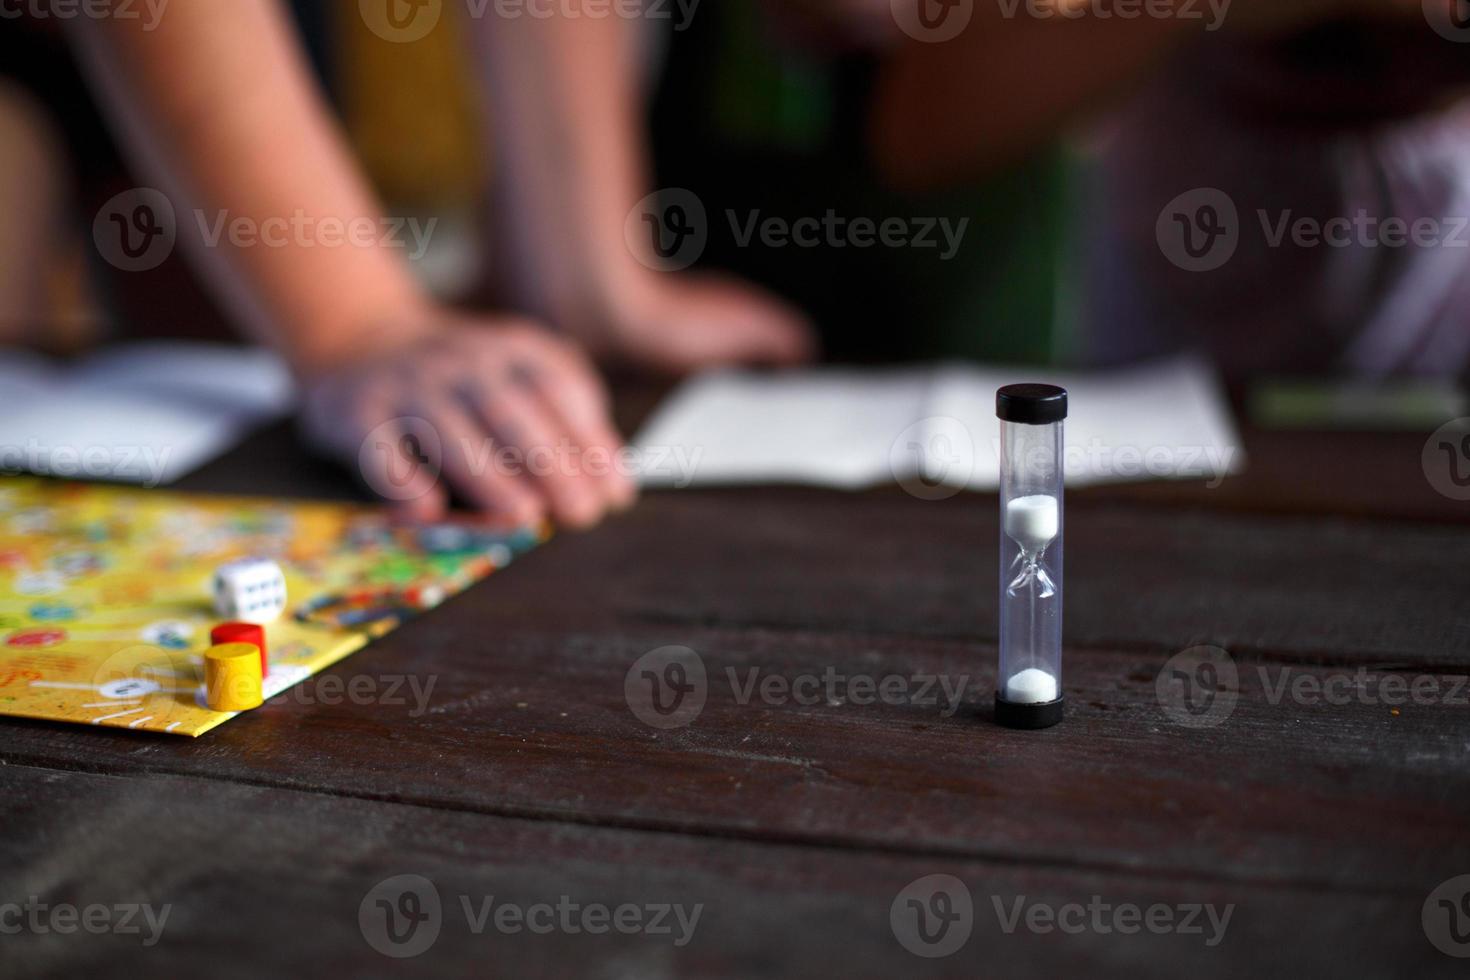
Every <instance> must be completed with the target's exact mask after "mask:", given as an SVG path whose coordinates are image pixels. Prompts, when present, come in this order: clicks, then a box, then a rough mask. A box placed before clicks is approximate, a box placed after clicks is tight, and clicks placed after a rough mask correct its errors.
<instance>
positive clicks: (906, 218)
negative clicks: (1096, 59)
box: [653, 3, 1070, 363]
mask: <svg viewBox="0 0 1470 980" xmlns="http://www.w3.org/2000/svg"><path fill="white" fill-rule="evenodd" d="M701 14H702V16H700V17H696V18H693V20H692V21H691V22H690V23H689V24H688V26H687V27H686V29H684V30H682V31H679V32H674V33H673V34H672V40H671V42H670V47H669V50H668V57H667V62H666V70H665V72H664V74H663V77H662V81H661V84H660V88H659V91H658V95H657V99H656V102H655V108H654V113H653V131H654V134H655V135H654V142H655V157H656V163H657V168H658V172H659V173H658V186H660V187H664V188H672V187H683V188H688V189H689V190H692V191H694V192H695V194H697V195H698V196H699V198H700V200H701V202H702V203H703V205H704V207H705V211H706V215H707V220H708V222H709V243H708V245H707V246H706V249H705V252H704V255H703V261H704V263H705V264H706V265H708V266H715V267H721V268H726V269H729V270H731V271H734V272H737V273H739V274H741V275H744V276H747V277H749V278H752V279H754V280H756V281H758V282H760V283H762V284H764V285H765V286H767V287H768V288H771V289H773V290H775V291H777V292H778V293H780V294H782V295H783V296H785V297H787V298H788V299H790V300H792V301H794V302H796V303H798V304H799V305H800V306H802V307H803V308H804V309H805V310H806V311H807V312H808V313H809V314H810V315H811V316H812V317H813V318H814V319H815V320H816V321H817V323H818V325H819V327H820V329H821V333H822V337H823V342H824V346H825V349H826V353H827V354H828V356H830V357H832V358H835V359H840V360H859V361H863V360H905V359H927V358H937V357H968V358H977V359H989V360H997V361H1009V362H1017V363H1026V362H1031V363H1036V362H1044V361H1050V360H1054V359H1056V358H1057V357H1058V356H1059V355H1061V354H1065V350H1064V349H1063V348H1064V347H1065V346H1066V345H1065V344H1064V343H1063V337H1062V330H1061V329H1060V324H1062V323H1063V322H1065V320H1066V319H1067V317H1066V316H1065V315H1064V314H1065V307H1066V305H1067V304H1066V301H1065V297H1066V294H1067V290H1066V289H1065V288H1064V282H1065V272H1066V269H1067V263H1066V261H1065V260H1066V257H1067V256H1066V250H1067V243H1068V237H1069V236H1068V227H1069V220H1068V216H1069V213H1070V208H1069V207H1068V201H1067V188H1068V179H1067V177H1068V166H1067V163H1066V159H1065V155H1064V153H1063V152H1062V150H1061V149H1060V148H1059V147H1055V146H1053V147H1048V148H1045V149H1043V150H1041V151H1039V152H1037V153H1035V154H1033V155H1032V156H1031V158H1029V159H1027V160H1026V161H1024V162H1023V163H1022V164H1020V165H1019V166H1016V167H1014V168H1013V169H1011V170H1009V171H1006V172H1003V173H998V174H994V175H990V176H988V177H986V178H984V179H979V180H976V181H975V183H974V184H973V185H972V186H965V187H958V188H954V189H951V190H948V191H946V192H943V193H936V194H926V195H922V196H912V195H902V194H897V193H894V192H893V191H890V190H888V189H887V188H885V187H884V186H883V184H882V182H881V181H880V179H879V178H878V176H877V174H876V173H875V172H874V170H873V168H872V166H871V164H870V162H869V160H868V153H867V149H866V144H865V139H864V131H865V125H866V111H867V103H868V92H869V90H870V88H871V84H872V79H873V76H874V73H875V71H874V69H875V62H874V60H873V59H872V58H871V57H869V56H850V55H843V56H836V57H827V56H822V55H818V54H810V53H806V52H803V51H799V50H796V49H794V48H792V47H789V46H779V47H778V46H777V45H776V44H775V43H773V42H772V41H770V40H768V38H769V31H768V29H767V28H766V26H765V25H764V24H763V23H762V22H761V17H760V14H759V11H758V10H756V9H755V8H754V7H753V6H752V5H751V4H749V3H724V4H720V5H713V4H712V5H710V6H709V7H706V8H704V9H702V10H701ZM829 212H830V213H831V215H832V217H831V218H828V215H829ZM802 218H806V219H812V218H815V219H817V220H819V221H822V220H826V221H828V222H829V225H830V226H831V227H837V228H840V229H845V228H846V227H847V224H848V223H850V222H851V221H852V220H853V219H856V218H866V219H870V220H871V222H872V223H873V224H875V225H877V224H881V223H882V222H883V221H884V220H885V219H890V218H897V219H900V220H901V221H902V222H903V223H904V227H905V229H906V231H905V235H906V236H908V237H910V238H912V239H914V240H915V241H921V242H932V244H925V245H922V246H920V245H917V244H916V245H904V246H894V245H887V246H885V245H884V244H882V243H877V242H875V243H874V244H871V245H869V246H867V247H861V248H859V247H854V246H853V245H852V244H850V243H849V244H847V245H845V247H831V246H830V245H828V244H825V242H826V241H827V239H828V236H827V235H826V233H825V232H824V233H823V236H822V240H823V242H824V243H823V244H822V245H819V246H816V247H802V246H798V245H796V244H793V243H789V242H788V243H787V244H786V245H784V246H782V247H771V246H769V245H765V244H762V243H761V242H760V236H759V234H756V235H755V236H752V237H751V238H750V239H749V240H748V241H746V242H744V243H742V241H741V239H742V237H743V236H744V235H745V233H746V232H747V230H748V229H749V228H750V227H751V225H752V222H755V223H757V224H758V223H759V222H764V221H766V220H767V219H777V220H778V221H780V222H782V223H784V224H785V225H786V226H787V227H789V225H790V223H792V222H795V221H797V220H798V219H802ZM807 227H808V228H810V227H811V223H810V221H808V222H807ZM891 227H895V226H892V225H891ZM946 228H947V229H948V231H949V240H948V241H947V240H946V236H945V233H944V232H945V229H946ZM735 229H738V230H739V233H738V234H737V233H736V230H735ZM957 233H958V235H957ZM846 235H847V232H846V231H839V232H838V233H837V234H835V235H833V236H831V237H832V238H835V239H836V240H838V241H845V240H846ZM918 236H922V237H918ZM955 241H957V248H952V247H951V242H955ZM950 253H952V254H950Z"/></svg>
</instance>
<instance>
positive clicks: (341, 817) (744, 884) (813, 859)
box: [0, 767, 1461, 978]
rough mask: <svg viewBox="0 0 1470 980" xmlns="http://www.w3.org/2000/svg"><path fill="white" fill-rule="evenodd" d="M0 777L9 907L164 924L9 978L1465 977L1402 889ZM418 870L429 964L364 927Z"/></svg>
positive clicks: (46, 774) (275, 794)
mask: <svg viewBox="0 0 1470 980" xmlns="http://www.w3.org/2000/svg"><path fill="white" fill-rule="evenodd" d="M5 779H6V783H7V789H8V790H9V792H6V793H5V794H3V796H0V820H3V824H4V826H5V828H6V833H5V835H4V836H3V837H0V864H3V866H4V867H5V868H6V875H5V892H6V894H5V895H4V896H0V901H4V900H11V896H12V895H16V896H24V897H21V898H19V899H16V900H17V901H20V902H25V901H27V900H29V897H30V896H35V897H36V900H37V901H39V902H43V903H46V904H47V905H56V904H58V903H70V904H73V905H77V906H85V905H88V904H93V903H98V904H105V905H109V906H113V905H116V904H118V903H129V902H147V903H149V904H151V905H152V906H154V908H155V910H156V911H157V913H158V914H159V915H163V914H164V913H163V910H162V907H163V906H164V905H167V906H169V908H168V911H167V913H166V916H165V917H164V918H163V920H162V921H163V926H162V931H161V932H160V933H159V937H160V938H159V941H158V942H156V943H155V944H154V945H152V946H149V947H145V946H143V939H144V938H145V936H141V935H116V934H107V935H88V934H85V933H81V932H77V933H73V934H69V935H61V934H57V933H54V932H47V933H38V932H36V931H33V930H29V929H28V930H25V931H23V932H22V933H20V934H19V935H13V936H11V935H7V936H6V938H5V943H4V957H5V960H6V963H7V969H6V972H7V975H10V976H21V975H36V976H42V975H53V976H76V975H81V974H83V973H86V974H105V975H133V976H138V975H149V976H168V975H191V974H193V975H198V974H201V973H205V972H207V973H208V974H209V975H217V976H233V975H242V976H243V975H247V974H248V975H254V976H258V975H261V974H262V973H264V972H277V973H279V974H280V975H300V974H303V973H321V972H323V971H329V972H330V973H331V974H332V975H347V976H379V975H395V976H396V975H404V974H411V975H426V976H427V975H432V976H444V975H465V974H471V975H481V976H497V977H563V976H590V977H648V978H661V977H700V976H763V977H777V978H782V977H811V976H844V977H892V976H913V977H973V976H1023V975H1036V976H1103V975H1114V974H1117V975H1123V974H1126V975H1129V976H1141V977H1161V978H1162V977H1174V976H1178V975H1180V973H1181V972H1183V971H1185V970H1187V971H1188V973H1189V975H1191V976H1198V977H1216V976H1218V977H1234V976H1240V975H1242V974H1244V973H1248V974H1250V975H1260V976H1288V975H1293V974H1300V973H1302V972H1305V973H1307V974H1309V975H1328V974H1329V972H1330V973H1332V974H1336V975H1374V976H1389V975H1399V976H1409V975H1412V976H1416V977H1426V978H1432V977H1440V976H1443V977H1449V976H1459V975H1461V974H1460V972H1459V970H1458V963H1456V962H1455V961H1453V960H1451V959H1449V958H1448V957H1444V956H1441V955H1440V954H1438V953H1437V952H1435V951H1434V950H1433V949H1432V948H1431V947H1430V946H1429V945H1428V944H1427V943H1426V942H1424V938H1423V934H1422V932H1421V931H1420V929H1419V922H1418V913H1417V908H1418V902H1416V901H1412V900H1411V898H1412V897H1411V896H1402V897H1401V896H1397V895H1392V894H1381V893H1380V894H1369V893H1362V892H1356V891H1352V890H1319V889H1313V888H1290V887H1288V888H1283V887H1277V886H1263V885H1256V884H1247V883H1222V882H1214V881H1197V880H1192V879H1189V878H1187V877H1186V878H1179V879H1156V878H1152V877H1150V876H1147V875H1140V874H1135V873H1128V872H1102V871H1092V870H1075V869H1054V868H1048V867H1043V866H1032V865H1028V864H1017V863H1010V862H1003V863H1002V862H984V861H975V860H964V859H955V858H933V857H910V856H905V855H890V854H863V855H854V854H851V853H848V852H844V851H839V850H832V849H827V848H813V847H795V846H790V845H783V844H753V843H748V842H739V841H722V840H711V839H707V838H691V837H687V836H683V835H679V834H648V833H637V832H630V831H619V830H606V829H597V828H587V827H575V826H572V827H569V826H565V825H560V824H556V823H551V822H546V821H523V820H508V819H502V818H496V817H486V816H482V815H478V814H468V813H463V812H456V811H447V810H439V809H432V808H423V807H414V806H405V805H400V804H390V803H368V802H364V801H361V800H351V799H342V798H337V797H330V796H323V795H320V794H316V793H303V792H292V791H288V790H278V789H269V788H264V787H259V786H248V785H241V784H236V783H226V782H218V781H204V780H197V779H188V778H180V777H167V776H151V777H150V776H134V777H132V778H122V777H117V776H99V775H82V774H78V773H59V772H51V771H46V770H42V769H31V768H23V767H11V768H9V769H8V770H7V771H6V774H5ZM104 822H105V827H106V832H105V833H104V832H103V830H102V828H103V826H104ZM403 874H414V875H420V876H422V877H424V878H426V879H428V881H430V882H431V883H432V884H433V887H434V891H435V893H437V895H438V897H439V900H440V903H441V914H440V916H439V918H438V919H437V922H438V924H439V932H438V936H437V938H435V939H434V940H433V942H432V943H431V944H429V945H428V948H427V949H426V950H425V951H424V952H423V953H421V954H420V955H418V956H416V957H414V958H412V959H404V960H394V959H389V958H387V957H385V956H383V955H381V954H379V953H378V952H377V951H375V950H374V949H373V948H372V947H371V946H369V944H368V942H367V940H366V939H365V934H364V931H363V926H362V924H361V920H360V918H359V913H360V910H361V906H362V904H363V902H364V899H365V898H367V896H368V895H369V893H370V892H372V890H373V889H374V888H375V886H377V885H378V884H379V883H380V882H383V881H384V880H385V879H389V878H392V877H394V876H397V875H403ZM931 874H948V875H952V876H954V877H955V878H957V879H958V880H959V881H960V882H962V883H963V885H964V887H965V889H966V890H967V891H968V892H969V894H970V895H971V901H972V903H973V917H972V919H971V920H970V921H971V922H972V923H973V925H972V931H971V932H970V935H969V937H968V939H967V941H966V942H965V943H964V945H963V946H961V947H960V948H959V949H958V951H957V952H955V953H954V954H952V955H951V956H949V957H946V958H943V959H921V958H919V957H916V956H913V955H911V954H910V953H909V952H907V951H906V950H905V949H904V948H903V947H902V946H900V944H899V942H898V940H897V938H896V935H895V932H894V929H893V926H892V924H891V919H890V912H891V908H892V906H893V904H894V901H895V899H896V898H897V897H898V895H899V893H900V891H901V890H903V889H904V888H905V887H906V886H908V885H909V884H910V883H912V882H914V881H915V880H917V879H920V878H922V877H925V876H927V875H931ZM487 899H493V902H494V904H493V905H492V906H491V907H492V908H498V907H500V906H503V905H512V906H519V907H522V908H525V907H529V906H533V905H536V904H541V903H545V904H551V905H553V906H554V905H557V904H559V903H563V902H566V903H568V904H570V903H576V905H577V906H578V907H586V906H589V905H603V906H607V907H609V908H612V907H617V906H619V905H625V904H627V905H635V906H639V907H640V908H647V907H648V906H651V905H656V904H668V905H675V904H677V905H680V906H682V907H683V908H684V909H685V912H686V919H685V921H686V922H688V921H693V922H694V926H693V929H692V931H682V930H679V929H675V932H674V934H672V935H664V934H652V933H633V934H620V933H618V932H616V931H610V932H608V933H607V934H604V935H592V934H588V933H585V932H577V933H572V932H570V931H569V930H566V929H564V928H563V927H562V926H561V925H560V924H559V922H560V920H559V921H558V924H557V926H556V928H555V931H553V932H552V933H550V934H545V935H537V934H531V933H529V932H526V931H521V932H501V931H497V930H496V929H495V927H494V926H493V925H490V926H488V927H486V929H485V931H482V932H478V933H477V932H476V931H475V927H474V923H475V922H476V921H477V918H476V917H477V916H479V915H480V914H481V913H482V912H483V909H484V903H485V901H486V900H487ZM465 900H468V903H469V904H468V910H469V912H468V913H467V912H466V906H465V904H464V902H465ZM1018 901H1019V902H1021V903H1022V905H1021V907H1022V908H1030V907H1033V906H1038V905H1040V906H1047V907H1051V908H1061V907H1063V906H1067V905H1081V906H1088V905H1089V904H1096V905H1097V906H1099V907H1102V906H1104V905H1106V906H1107V907H1109V908H1112V907H1117V906H1119V905H1124V904H1132V905H1135V906H1138V907H1140V908H1147V907H1149V906H1154V905H1160V906H1167V907H1171V908H1177V909H1179V911H1177V912H1173V913H1171V914H1173V915H1175V916H1177V918H1176V920H1175V921H1178V922H1183V921H1184V917H1185V916H1187V915H1192V913H1189V912H1188V911H1187V910H1186V907H1187V906H1194V905H1211V906H1214V908H1215V912H1216V916H1217V918H1216V921H1220V919H1221V918H1222V917H1223V916H1224V915H1225V914H1226V909H1227V907H1229V919H1228V924H1227V925H1226V927H1225V929H1224V932H1223V935H1220V936H1219V940H1218V941H1217V942H1215V943H1214V945H1208V943H1210V942H1211V941H1212V940H1214V939H1215V938H1216V936H1217V935H1219V934H1218V933H1217V931H1216V930H1215V929H1214V928H1213V927H1212V926H1210V925H1209V924H1208V923H1209V919H1208V917H1207V915H1206V914H1204V913H1201V914H1200V915H1199V917H1198V922H1199V924H1200V927H1201V928H1202V930H1203V932H1202V933H1201V934H1195V933H1193V932H1191V933H1187V934H1180V933H1168V934H1152V933H1150V932H1148V931H1146V930H1140V931H1139V932H1137V933H1136V934H1128V935H1125V934H1122V933H1120V932H1118V931H1115V930H1114V929H1113V927H1112V925H1111V923H1112V922H1113V921H1114V920H1113V919H1112V918H1111V915H1112V913H1111V912H1106V913H1103V915H1104V918H1102V919H1101V920H1100V921H1102V922H1104V923H1105V924H1106V925H1105V929H1106V931H1103V930H1098V929H1096V928H1088V929H1087V930H1086V931H1084V932H1081V933H1077V934H1063V933H1061V932H1058V931H1052V932H1050V933H1046V934H1041V933H1033V932H1031V931H1029V930H1028V929H1027V928H1026V926H1025V925H1019V926H1017V927H1015V928H1014V929H1013V930H1012V931H1009V932H1008V931H1006V928H1005V925H1004V923H1005V921H1006V920H1007V919H1009V918H1010V917H1011V916H1013V915H1014V912H1015V909H1016V907H1017V905H1016V903H1017V902H1018ZM1420 901H1422V898H1421V899H1420ZM997 902H998V903H999V909H1000V911H997V905H996V903H997ZM696 906H697V907H698V909H699V911H698V919H697V920H695V919H693V915H694V911H695V908H696ZM370 914H371V913H370ZM652 914H653V913H649V915H650V916H651V915H652ZM1088 914H1089V915H1091V914H1092V913H1090V912H1089V913H1088ZM479 921H483V920H479ZM492 921H493V920H492ZM543 921H544V920H543ZM571 921H573V922H574V923H576V922H579V921H580V919H579V918H574V919H573V920H571ZM646 921H652V919H651V918H650V919H648V920H646ZM670 921H671V922H673V921H677V920H675V919H673V918H672V917H671V918H670ZM1068 921H1069V922H1077V921H1080V920H1077V919H1076V918H1075V915H1074V916H1073V918H1071V919H1069V920H1068ZM1124 925H1125V926H1127V925H1128V923H1127V922H1124ZM373 927H374V926H373V923H372V920H371V919H369V926H368V928H369V929H371V928H373ZM685 936H687V937H688V940H687V941H686V942H684V943H683V944H682V945H676V943H675V939H676V938H683V937H685ZM246 963H248V964H249V966H248V968H246V965H245V964H246Z"/></svg>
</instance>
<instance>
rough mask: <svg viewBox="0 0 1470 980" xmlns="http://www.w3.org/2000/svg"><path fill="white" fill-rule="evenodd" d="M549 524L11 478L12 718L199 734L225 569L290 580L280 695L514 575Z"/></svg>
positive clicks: (3, 689) (1, 519)
mask: <svg viewBox="0 0 1470 980" xmlns="http://www.w3.org/2000/svg"><path fill="white" fill-rule="evenodd" d="M546 534H547V532H546V530H545V529H544V528H543V529H530V528H521V529H512V530H507V529H495V528H489V527H486V526H483V525H471V524H435V525H429V526H418V527H401V526H395V525H393V524H391V523H390V522H389V521H388V520H387V518H386V516H385V515H384V514H383V513H382V512H380V511H377V510H375V509H373V508H370V507H365V506H354V505H350V504H337V503H309V502H294V501H293V502H284V503H283V502H281V501H279V500H265V499H250V498H235V497H212V496H194V495H185V494H179V493H165V492H159V491H154V490H138V489H132V488H123V487H115V486H99V485H92V484H71V483H62V482H57V481H52V480H46V479H41V478H34V477H8V478H0V714H4V715H16V716H19V717H25V718H42V719H49V720H54V721H69V722H76V723H79V724H91V725H103V726H108V727H115V728H131V729H138V730H144V731H154V732H168V733H172V734H175V735H190V736H198V735H202V734H203V733H205V732H207V731H209V730H210V729H212V728H214V727H215V726H217V725H220V724H222V723H223V722H225V721H228V720H229V719H231V718H233V717H235V714H236V713H235V712H224V711H212V710H210V709H209V707H208V703H207V701H206V698H205V689H204V678H205V668H204V653H205V651H206V649H208V648H209V647H210V645H211V640H210V631H211V628H212V627H214V626H216V625H217V624H218V623H219V622H220V619H221V617H220V615H219V614H218V613H217V612H216V610H215V607H214V605H213V603H212V599H211V589H212V588H214V587H215V585H214V584H213V583H214V577H215V572H216V569H218V568H220V567H221V566H225V565H226V564H227V563H230V562H235V561H239V560H241V559H247V558H261V559H269V560H271V561H274V562H275V563H276V564H277V565H278V566H279V567H280V569H281V570H282V571H283V572H284V574H285V579H286V594H287V602H286V609H285V612H284V613H283V614H282V615H280V617H279V618H277V619H275V620H273V621H272V622H270V623H268V624H267V625H266V626H265V633H266V641H267V642H266V646H267V650H268V655H269V656H268V659H269V666H268V672H267V674H266V676H265V677H264V679H263V690H262V692H261V693H262V694H263V695H264V697H265V698H266V699H269V698H270V697H273V696H275V695H277V694H279V693H281V692H282V691H284V690H286V689H288V688H290V687H291V686H292V685H294V684H297V683H299V682H300V681H302V680H304V679H305V678H307V677H310V676H311V675H312V674H314V673H316V672H317V671H319V670H322V669H324V668H326V667H328V666H330V665H331V664H333V663H336V662H337V661H338V660H341V659H342V658H343V657H346V656H347V655H349V654H351V653H353V652H354V651H356V650H358V649H360V648H361V647H362V646H363V645H365V644H366V643H367V642H368V641H369V640H371V639H373V638H375V637H378V636H381V635H383V634H385V633H387V632H388V631H389V630H391V629H393V628H394V627H395V626H397V625H398V624H399V623H400V622H402V621H403V620H405V619H406V618H408V617H410V616H412V615H414V614H415V613H417V612H420V611H423V610H426V609H430V608H432V607H433V606H435V605H438V604H439V603H440V602H442V601H443V600H444V599H446V598H448V597H450V596H452V595H454V594H456V593H458V592H460V591H462V590H464V589H465V588H467V587H468V586H470V585H472V584H473V583H475V582H476V581H478V580H480V579H481V578H484V577H485V576H487V575H489V574H490V573H491V572H493V571H495V570H496V569H498V568H502V567H504V566H505V565H506V564H508V563H509V562H510V561H511V560H512V559H514V558H515V557H516V556H517V555H520V554H523V553H524V552H526V551H528V550H530V549H531V548H534V547H535V546H536V545H537V544H539V543H540V542H541V541H542V540H544V538H545V537H546Z"/></svg>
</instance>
